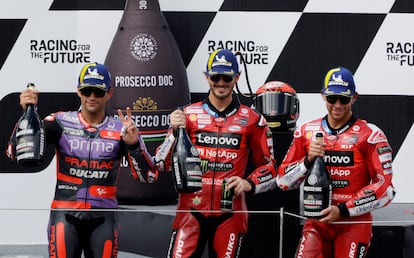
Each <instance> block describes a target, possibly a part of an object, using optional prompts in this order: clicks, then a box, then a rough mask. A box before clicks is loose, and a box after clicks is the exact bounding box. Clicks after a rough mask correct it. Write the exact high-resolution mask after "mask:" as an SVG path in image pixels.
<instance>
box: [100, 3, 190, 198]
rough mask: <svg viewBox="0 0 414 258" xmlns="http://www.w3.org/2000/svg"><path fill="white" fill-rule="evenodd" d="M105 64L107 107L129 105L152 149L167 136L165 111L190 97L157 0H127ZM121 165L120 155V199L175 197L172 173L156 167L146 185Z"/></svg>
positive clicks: (114, 108) (109, 109)
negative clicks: (109, 85)
mask: <svg viewBox="0 0 414 258" xmlns="http://www.w3.org/2000/svg"><path fill="white" fill-rule="evenodd" d="M105 65H106V66H107V67H108V69H109V71H110V73H111V80H112V86H113V88H114V91H113V94H112V97H111V99H110V101H108V103H107V106H106V111H107V113H108V114H111V115H113V116H115V117H116V116H117V109H121V110H123V109H125V107H128V106H129V107H131V111H132V117H133V120H134V123H135V125H136V126H137V127H138V128H139V130H140V133H141V135H142V137H143V140H144V142H145V144H146V146H147V149H148V151H149V152H150V153H153V154H154V153H155V150H156V148H157V147H158V146H159V145H160V144H161V143H162V142H163V140H164V138H165V136H166V133H167V130H168V127H169V114H170V113H171V112H172V111H173V110H174V109H175V108H177V107H178V106H184V105H186V104H188V103H190V92H189V88H188V81H187V74H186V67H185V65H184V62H183V60H182V57H181V53H180V51H179V48H178V45H177V43H176V41H175V39H174V37H173V35H172V33H171V31H170V28H169V25H168V23H167V22H166V20H165V18H164V16H163V13H162V12H161V10H160V5H159V2H158V0H146V1H140V0H127V1H126V4H125V10H124V12H123V14H122V17H121V20H120V22H119V25H118V28H117V31H116V33H115V35H114V37H113V40H112V43H111V45H110V48H109V50H108V53H107V56H106V59H105ZM126 165H127V162H126V161H125V159H124V162H122V165H121V171H120V174H119V178H118V192H117V194H118V199H119V200H120V202H123V201H124V200H125V201H127V202H128V203H131V202H132V203H134V202H140V203H142V201H144V202H151V203H154V202H162V203H166V202H169V201H171V202H176V197H177V193H176V190H175V188H174V187H173V185H174V184H173V178H172V176H171V173H161V174H160V175H159V177H158V180H157V182H155V183H154V184H151V185H150V184H145V183H140V182H137V181H133V180H131V178H130V173H129V172H128V171H129V168H127V167H126ZM123 170H128V171H123Z"/></svg>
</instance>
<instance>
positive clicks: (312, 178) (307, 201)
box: [303, 132, 332, 218]
mask: <svg viewBox="0 0 414 258" xmlns="http://www.w3.org/2000/svg"><path fill="white" fill-rule="evenodd" d="M316 141H323V134H322V133H320V132H318V133H316ZM331 202H332V182H331V180H330V178H329V172H328V170H327V169H326V165H325V162H324V160H323V158H322V157H316V158H315V161H314V164H313V166H312V168H311V170H310V172H309V174H308V176H307V177H306V180H305V182H304V185H303V205H304V207H303V212H304V215H305V217H308V218H321V217H322V216H321V215H320V212H321V211H322V210H323V209H325V208H327V207H328V206H330V205H331Z"/></svg>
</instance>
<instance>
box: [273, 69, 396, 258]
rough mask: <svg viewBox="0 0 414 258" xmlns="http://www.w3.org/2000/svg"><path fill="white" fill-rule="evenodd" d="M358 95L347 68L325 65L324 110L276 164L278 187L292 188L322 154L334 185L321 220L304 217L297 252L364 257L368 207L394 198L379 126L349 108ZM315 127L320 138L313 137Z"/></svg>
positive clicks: (296, 136) (297, 135)
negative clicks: (328, 67) (320, 135)
mask: <svg viewBox="0 0 414 258" xmlns="http://www.w3.org/2000/svg"><path fill="white" fill-rule="evenodd" d="M357 98H358V93H357V92H356V89H355V82H354V78H353V75H352V73H351V72H350V71H349V70H348V69H346V68H344V67H336V68H333V69H331V70H329V71H328V72H327V74H326V76H325V80H324V85H323V88H322V99H323V100H324V102H325V104H326V109H327V112H328V114H327V115H326V116H325V117H322V118H318V119H315V120H313V121H309V122H306V123H304V124H303V125H301V126H300V127H299V128H298V129H297V130H296V131H295V134H294V140H293V143H292V145H291V147H290V149H289V151H288V152H287V154H286V157H285V159H284V160H283V162H282V164H281V165H280V167H279V168H278V176H277V182H278V186H279V187H280V188H281V189H283V190H289V189H294V188H297V187H299V185H300V184H301V183H302V182H303V181H304V180H307V174H308V173H309V171H310V168H311V167H312V165H313V162H314V160H315V158H316V157H318V156H320V157H324V160H325V164H326V166H327V169H328V171H329V172H330V174H329V176H330V179H331V181H332V184H333V190H332V205H331V206H329V207H327V208H326V209H324V210H322V211H321V213H320V214H321V215H322V216H323V217H322V218H321V219H315V218H308V219H307V220H306V222H305V225H304V227H303V232H302V239H301V241H300V244H299V246H298V249H297V253H296V257H321V258H322V257H323V258H327V257H366V254H367V251H368V248H369V245H370V241H371V237H372V223H371V222H372V216H371V211H373V210H375V209H378V208H381V207H384V206H386V205H387V204H389V203H390V202H391V200H392V199H393V198H394V195H395V192H394V187H393V185H392V183H391V179H392V173H393V171H392V149H391V147H390V145H389V143H388V140H387V137H386V136H385V134H384V133H383V131H382V130H381V129H380V128H378V127H377V126H376V125H374V124H371V123H368V122H367V121H365V120H362V119H360V118H357V117H356V116H355V115H354V114H353V113H352V105H353V104H354V103H355V101H356V100H357ZM319 132H321V133H322V134H323V135H324V141H323V143H322V142H319V141H315V136H316V134H317V133H319ZM309 181H310V180H309ZM309 181H308V182H309ZM353 222H354V223H353ZM361 222H362V223H361Z"/></svg>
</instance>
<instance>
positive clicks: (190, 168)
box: [172, 126, 202, 193]
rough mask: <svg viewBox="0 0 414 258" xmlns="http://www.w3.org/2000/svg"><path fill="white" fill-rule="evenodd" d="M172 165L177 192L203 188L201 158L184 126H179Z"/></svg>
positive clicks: (194, 190)
mask: <svg viewBox="0 0 414 258" xmlns="http://www.w3.org/2000/svg"><path fill="white" fill-rule="evenodd" d="M172 167H173V178H174V181H175V186H176V189H177V192H180V193H189V192H197V191H199V190H201V176H202V172H201V160H200V157H199V155H198V151H197V148H196V147H195V146H194V145H193V143H192V142H191V140H190V137H189V136H188V134H187V131H186V129H185V127H184V126H181V127H179V128H178V135H177V139H176V142H175V146H174V148H173V153H172Z"/></svg>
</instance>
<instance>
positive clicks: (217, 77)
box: [210, 74, 233, 82]
mask: <svg viewBox="0 0 414 258" xmlns="http://www.w3.org/2000/svg"><path fill="white" fill-rule="evenodd" d="M220 79H222V80H223V81H225V82H231V81H232V80H233V76H230V75H225V74H216V75H212V76H210V80H211V81H213V82H218V81H220Z"/></svg>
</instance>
